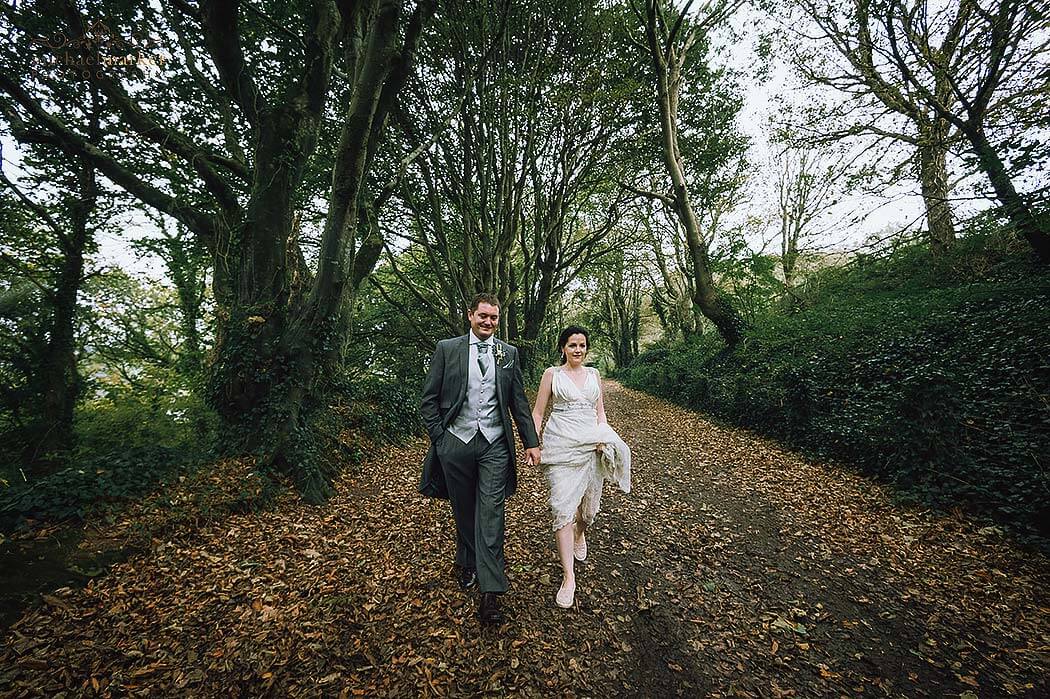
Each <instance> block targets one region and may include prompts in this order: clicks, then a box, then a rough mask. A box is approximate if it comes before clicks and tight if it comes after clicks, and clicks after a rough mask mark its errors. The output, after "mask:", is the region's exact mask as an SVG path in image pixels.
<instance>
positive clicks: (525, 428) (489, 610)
mask: <svg viewBox="0 0 1050 699" xmlns="http://www.w3.org/2000/svg"><path fill="white" fill-rule="evenodd" d="M499 311H500V309H499V300H498V299H497V298H496V297H495V296H493V295H492V294H478V295H477V296H475V297H474V300H473V301H471V304H470V310H469V311H467V320H468V321H470V331H469V332H468V333H467V334H466V335H463V336H460V337H454V338H451V339H448V340H441V341H440V342H438V345H437V349H436V350H434V356H433V357H431V359H430V370H429V371H428V372H427V378H426V383H425V384H424V385H423V400H422V404H421V405H420V410H419V412H420V413H421V415H422V417H423V424H424V425H425V426H426V428H427V432H428V433H429V434H430V451H429V452H427V457H426V460H425V461H424V463H423V478H422V481H421V482H420V485H419V492H421V493H422V494H423V495H427V496H430V497H435V498H448V499H449V500H451V501H452V515H453V517H454V518H455V520H456V565H457V571H458V577H459V584H460V586H461V587H462V588H463V589H468V588H471V587H474V586H477V587H478V588H479V589H480V591H481V602H480V604H479V605H478V616H479V617H480V618H481V622H482V623H483V624H498V623H499V622H501V621H502V620H503V615H502V613H501V612H500V609H499V598H498V597H497V595H500V594H502V593H504V592H506V591H507V576H506V574H505V573H504V566H505V563H504V558H503V537H504V521H505V513H504V500H505V499H506V497H507V496H508V495H512V494H513V493H514V489H515V487H516V485H517V474H516V472H515V468H514V434H513V433H512V432H511V427H510V419H509V418H508V416H507V411H508V410H509V411H510V414H511V415H512V416H513V417H514V422H515V423H516V424H517V426H518V434H519V435H520V436H521V441H522V442H523V443H524V445H525V457H526V458H525V460H526V463H529V464H538V463H539V461H540V449H539V443H540V440H539V438H538V437H537V436H536V428H535V427H534V425H533V423H532V414H531V412H530V410H529V402H528V399H526V398H525V391H524V389H523V387H522V377H521V366H520V364H519V362H518V350H517V349H515V348H514V347H513V346H511V345H508V344H507V343H505V342H501V341H500V340H498V339H496V338H495V337H493V333H495V332H496V329H497V328H498V327H499Z"/></svg>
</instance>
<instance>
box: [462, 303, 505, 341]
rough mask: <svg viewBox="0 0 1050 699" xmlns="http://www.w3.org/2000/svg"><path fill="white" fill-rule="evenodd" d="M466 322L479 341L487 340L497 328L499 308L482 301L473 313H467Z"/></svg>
mask: <svg viewBox="0 0 1050 699" xmlns="http://www.w3.org/2000/svg"><path fill="white" fill-rule="evenodd" d="M467 320H469V321H470V329H471V330H473V331H474V335H476V336H477V338H478V339H479V340H487V339H489V338H490V337H492V333H494V332H496V328H498V327H499V306H493V305H492V304H491V303H485V302H484V301H482V302H481V303H479V304H478V307H477V308H475V309H474V310H473V311H467Z"/></svg>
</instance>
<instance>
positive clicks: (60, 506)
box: [0, 445, 197, 526]
mask: <svg viewBox="0 0 1050 699" xmlns="http://www.w3.org/2000/svg"><path fill="white" fill-rule="evenodd" d="M195 463H197V459H196V458H194V452H191V451H189V450H187V449H184V448H173V447H163V446H150V445H145V446H136V447H131V448H125V449H120V450H117V451H113V452H111V453H108V454H105V455H102V456H95V457H92V458H85V459H82V460H80V461H79V463H77V465H75V466H68V467H66V468H63V469H61V470H59V471H56V472H55V473H52V474H50V475H48V476H46V477H44V478H41V479H39V480H36V481H32V482H29V483H22V484H19V483H12V485H11V487H10V488H7V489H5V490H3V491H0V522H2V523H3V524H4V525H5V526H9V525H10V524H11V523H13V522H14V521H16V520H17V518H18V517H20V516H28V515H32V516H34V517H38V518H41V517H46V518H55V519H62V518H66V517H82V516H84V515H85V514H87V513H88V512H96V511H104V510H110V509H115V508H118V507H120V505H121V504H122V503H123V502H125V501H126V500H129V499H131V498H135V497H139V496H142V495H144V494H146V493H149V492H150V491H152V490H154V489H155V488H156V487H157V486H158V485H163V484H165V483H170V482H171V480H172V479H173V478H175V477H177V476H178V475H179V474H181V473H185V472H186V471H187V470H188V469H189V468H191V467H192V466H193V465H194V464H195Z"/></svg>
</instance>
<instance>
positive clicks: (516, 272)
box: [380, 0, 630, 370]
mask: <svg viewBox="0 0 1050 699" xmlns="http://www.w3.org/2000/svg"><path fill="white" fill-rule="evenodd" d="M618 19H619V15H618V14H615V13H613V12H611V11H607V10H602V9H599V8H596V7H595V6H594V5H593V4H592V3H588V2H582V1H581V2H570V3H565V2H553V1H552V0H527V1H526V0H516V1H514V2H509V3H503V2H494V3H491V4H471V3H467V4H463V5H457V6H455V7H454V8H450V9H449V12H448V13H447V14H446V16H444V17H443V18H442V21H441V22H439V23H437V24H438V26H436V27H435V31H434V32H432V34H431V35H430V37H429V38H428V42H427V43H425V44H424V47H423V52H422V53H423V59H422V60H423V61H425V65H426V68H425V71H421V73H420V77H419V79H418V80H415V81H413V82H412V83H411V84H410V85H409V88H408V93H407V94H406V99H405V103H404V108H403V109H402V110H401V111H400V112H399V114H398V119H397V122H396V124H397V127H398V130H399V131H400V132H401V133H402V134H403V135H404V137H405V141H406V145H405V146H404V147H403V152H404V153H405V154H408V153H409V152H410V149H411V144H413V143H417V142H419V141H420V140H421V139H422V137H423V134H427V133H434V134H437V136H436V137H435V138H434V140H433V145H432V147H431V148H429V149H426V150H425V151H424V152H423V153H421V154H420V155H419V157H418V158H417V159H415V160H414V162H413V163H412V165H411V166H410V167H408V168H407V170H406V172H405V175H404V178H403V179H402V180H401V182H400V186H399V187H398V188H397V190H396V192H394V194H393V196H392V198H391V207H389V209H388V214H387V216H386V220H385V221H383V225H384V226H386V227H388V228H389V229H390V231H391V235H389V236H388V238H389V239H391V241H395V240H397V239H400V241H401V244H400V245H395V244H393V242H392V243H391V245H390V246H389V247H390V249H389V250H388V254H387V256H386V257H385V258H384V264H385V266H386V267H387V268H389V270H390V271H391V272H392V275H393V276H392V278H391V277H388V276H387V275H383V277H382V281H381V282H380V284H381V286H382V287H383V291H384V292H386V293H387V294H388V296H389V297H390V298H395V297H402V295H401V294H399V293H398V292H397V290H396V289H395V288H394V287H398V288H400V289H402V290H403V291H405V292H407V297H408V298H411V299H413V300H414V302H415V303H417V304H420V305H421V306H422V307H424V308H426V309H428V311H429V313H430V315H431V316H433V317H434V318H436V319H440V321H441V323H442V325H443V327H444V331H445V332H446V333H448V334H458V333H459V332H463V331H464V326H463V323H464V312H463V311H464V308H465V306H466V304H467V303H468V302H469V300H470V298H471V297H472V296H473V295H474V294H475V293H477V292H478V291H481V290H492V291H494V292H495V293H496V294H497V295H498V296H499V297H500V299H501V300H502V301H503V303H504V308H503V311H504V312H503V321H504V328H503V331H504V336H505V337H506V338H507V339H508V340H510V341H512V342H515V343H516V344H518V345H519V348H520V349H521V351H522V352H521V353H522V361H523V365H524V366H525V368H526V370H528V369H529V368H530V367H531V366H532V364H533V360H534V358H535V357H536V354H537V352H539V351H542V348H540V347H539V343H540V340H541V337H542V336H543V334H544V326H545V324H546V323H547V322H548V321H549V318H550V316H551V310H552V308H553V307H554V306H555V305H556V304H557V301H558V299H559V297H560V296H561V294H563V293H564V292H565V290H566V288H567V287H568V285H569V284H571V282H572V281H573V279H575V278H576V277H577V276H578V275H579V273H580V271H581V270H583V269H584V268H586V267H587V266H588V265H591V264H594V263H595V262H596V261H597V260H599V259H600V258H601V257H602V256H603V255H605V254H607V253H608V252H609V251H610V250H611V249H612V245H611V244H610V243H609V242H608V233H609V231H610V230H611V229H612V227H613V226H614V225H615V223H616V221H617V220H618V218H619V216H620V213H621V206H620V204H621V201H622V200H623V199H624V197H623V194H622V192H620V191H619V189H618V188H617V187H616V186H615V184H614V175H613V174H612V173H613V169H614V167H615V160H616V158H617V157H618V154H619V152H620V151H621V150H622V144H623V142H624V141H625V140H626V139H627V138H628V136H629V132H628V131H627V129H626V127H627V125H628V123H629V117H630V114H624V113H623V112H622V111H620V112H618V111H617V105H618V103H619V98H620V97H621V93H622V92H623V91H624V90H625V89H626V88H625V87H624V84H625V82H626V81H628V80H629V79H628V77H626V76H625V75H624V74H623V73H624V71H623V70H621V68H620V67H618V66H617V65H616V60H615V59H610V54H609V53H608V52H606V51H603V46H604V45H605V44H606V43H607V42H608V41H609V40H610V34H612V35H614V36H615V35H616V33H617V32H621V33H622V29H618V27H617V21H618ZM445 124H448V127H447V128H444V125H445ZM397 305H401V304H397ZM403 310H404V312H405V313H404V314H405V316H406V317H408V316H411V315H412V312H413V309H411V308H404V309H403Z"/></svg>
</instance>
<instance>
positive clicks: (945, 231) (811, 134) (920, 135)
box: [790, 0, 962, 255]
mask: <svg viewBox="0 0 1050 699" xmlns="http://www.w3.org/2000/svg"><path fill="white" fill-rule="evenodd" d="M797 2H798V5H799V6H800V7H801V8H802V9H803V11H804V12H805V14H806V15H807V17H808V18H809V19H810V20H812V22H813V23H814V24H815V25H816V28H817V30H818V31H819V35H818V36H817V42H818V43H817V44H816V49H815V50H814V49H813V47H814V42H812V41H803V40H799V37H798V36H795V37H794V38H793V40H792V42H791V43H790V47H791V48H790V50H791V52H792V54H793V56H794V65H795V67H796V69H797V70H798V71H799V73H800V74H801V75H802V77H803V78H804V79H805V80H806V81H807V82H808V83H810V84H813V85H819V86H824V87H828V88H832V89H834V90H836V91H839V92H841V93H843V94H844V96H845V98H846V99H845V101H844V102H842V103H841V104H839V105H837V106H835V107H834V108H832V109H830V110H828V109H816V110H811V111H813V112H814V113H813V114H811V116H810V117H809V118H808V119H807V120H806V123H804V124H799V125H796V126H795V128H796V129H800V131H801V133H796V135H795V139H794V140H796V141H797V142H799V143H801V144H805V145H808V146H811V147H812V146H823V145H826V144H828V143H833V142H836V141H840V140H842V139H849V138H856V137H862V136H867V137H871V138H872V139H873V142H872V144H871V146H870V147H869V148H868V149H867V152H868V153H869V154H873V155H875V156H876V158H877V157H878V154H877V151H876V149H877V148H883V149H885V146H886V145H887V144H894V143H900V144H904V145H905V146H906V147H908V148H909V149H910V150H911V153H910V155H909V157H908V163H909V164H911V165H912V166H913V167H914V168H915V169H914V172H915V177H916V179H917V180H918V182H919V186H920V189H921V192H922V198H923V202H924V203H925V206H926V221H927V229H928V234H929V240H930V246H931V249H932V251H933V253H934V254H935V255H941V254H942V253H943V252H944V251H946V250H947V249H948V248H949V247H951V245H952V242H953V241H954V240H955V227H954V224H953V223H952V208H951V203H950V200H951V187H950V178H949V175H948V164H947V155H948V152H949V150H950V148H951V146H952V143H953V141H954V140H955V138H956V132H955V130H953V128H952V124H951V122H950V121H948V120H947V119H945V118H944V117H943V116H941V115H939V114H938V113H937V112H936V111H935V110H934V109H932V108H931V107H929V106H928V105H926V104H925V103H924V101H923V99H922V97H921V95H919V94H916V92H915V91H914V90H911V89H909V87H908V86H907V85H906V84H905V82H904V80H903V79H902V78H901V76H900V75H899V73H898V72H897V71H896V70H895V69H894V67H893V66H892V65H891V64H889V63H888V62H887V61H886V60H885V58H884V56H883V53H882V51H880V50H879V49H878V47H877V46H876V45H875V43H874V42H875V40H876V39H877V37H878V32H877V30H876V20H875V19H873V17H872V10H873V8H874V7H876V6H875V5H874V4H873V3H872V1H871V0H851V2H850V3H849V4H847V5H842V4H840V3H830V2H825V1H824V0H797ZM931 50H936V51H937V52H938V53H940V54H941V55H944V56H946V57H947V58H948V60H954V59H953V58H952V57H953V56H954V55H956V54H958V53H959V51H960V50H962V49H961V48H960V46H959V44H958V42H957V41H956V40H955V39H954V38H953V37H952V36H950V35H947V36H944V37H943V40H942V41H941V42H940V44H939V45H938V46H937V47H936V48H935V49H932V48H931ZM836 57H837V58H838V60H836ZM932 87H933V89H934V90H935V91H936V92H937V94H939V95H941V97H942V99H944V100H945V101H946V102H948V101H950V100H952V99H953V98H952V95H951V91H950V89H949V84H948V82H947V81H946V80H943V79H942V80H939V81H937V83H936V84H935V85H933V86H932ZM896 169H897V168H895V170H896Z"/></svg>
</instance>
